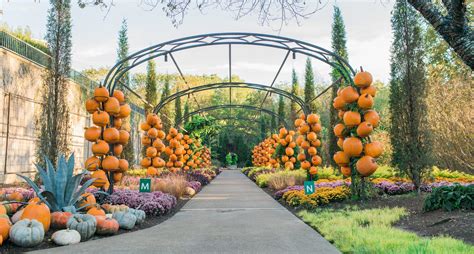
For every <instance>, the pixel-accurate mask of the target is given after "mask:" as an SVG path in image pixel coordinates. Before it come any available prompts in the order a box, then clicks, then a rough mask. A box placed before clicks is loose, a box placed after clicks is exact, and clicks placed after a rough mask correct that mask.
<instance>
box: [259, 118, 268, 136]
mask: <svg viewBox="0 0 474 254" xmlns="http://www.w3.org/2000/svg"><path fill="white" fill-rule="evenodd" d="M265 138H267V125H266V122H265V117H263V116H262V115H261V116H260V140H264V139H265Z"/></svg>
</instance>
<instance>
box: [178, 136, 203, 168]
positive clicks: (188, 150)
mask: <svg viewBox="0 0 474 254" xmlns="http://www.w3.org/2000/svg"><path fill="white" fill-rule="evenodd" d="M181 145H182V146H183V148H184V156H183V161H184V162H185V165H184V168H183V169H184V171H188V170H190V169H194V168H197V167H198V164H199V162H200V161H199V158H198V156H197V155H195V154H194V150H197V149H196V148H198V142H196V141H195V140H194V139H193V138H191V137H190V136H189V135H184V136H183V139H182V140H181ZM199 145H200V144H199ZM193 148H194V149H193Z"/></svg>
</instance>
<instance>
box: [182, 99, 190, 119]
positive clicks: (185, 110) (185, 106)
mask: <svg viewBox="0 0 474 254" xmlns="http://www.w3.org/2000/svg"><path fill="white" fill-rule="evenodd" d="M188 115H189V98H188V99H187V100H186V103H185V104H184V113H183V117H184V125H186V124H187V123H188V122H189V116H188Z"/></svg>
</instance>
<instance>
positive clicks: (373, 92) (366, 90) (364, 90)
mask: <svg viewBox="0 0 474 254" xmlns="http://www.w3.org/2000/svg"><path fill="white" fill-rule="evenodd" d="M360 93H361V94H370V96H372V97H375V95H376V94H377V89H376V88H375V86H368V87H364V88H362V89H360Z"/></svg>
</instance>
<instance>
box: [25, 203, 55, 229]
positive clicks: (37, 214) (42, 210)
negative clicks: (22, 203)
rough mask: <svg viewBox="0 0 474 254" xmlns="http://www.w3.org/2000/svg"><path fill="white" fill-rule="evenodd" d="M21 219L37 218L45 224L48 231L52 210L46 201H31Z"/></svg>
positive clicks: (44, 227) (44, 226)
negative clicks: (37, 202)
mask: <svg viewBox="0 0 474 254" xmlns="http://www.w3.org/2000/svg"><path fill="white" fill-rule="evenodd" d="M23 210H24V211H23V213H22V215H21V219H22V220H23V219H30V220H32V219H35V220H37V221H39V222H41V223H42V224H43V229H44V232H48V230H49V226H50V224H51V212H50V211H49V207H48V206H47V205H46V204H44V203H39V204H36V203H29V204H28V205H27V206H26V207H25V209H23Z"/></svg>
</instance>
